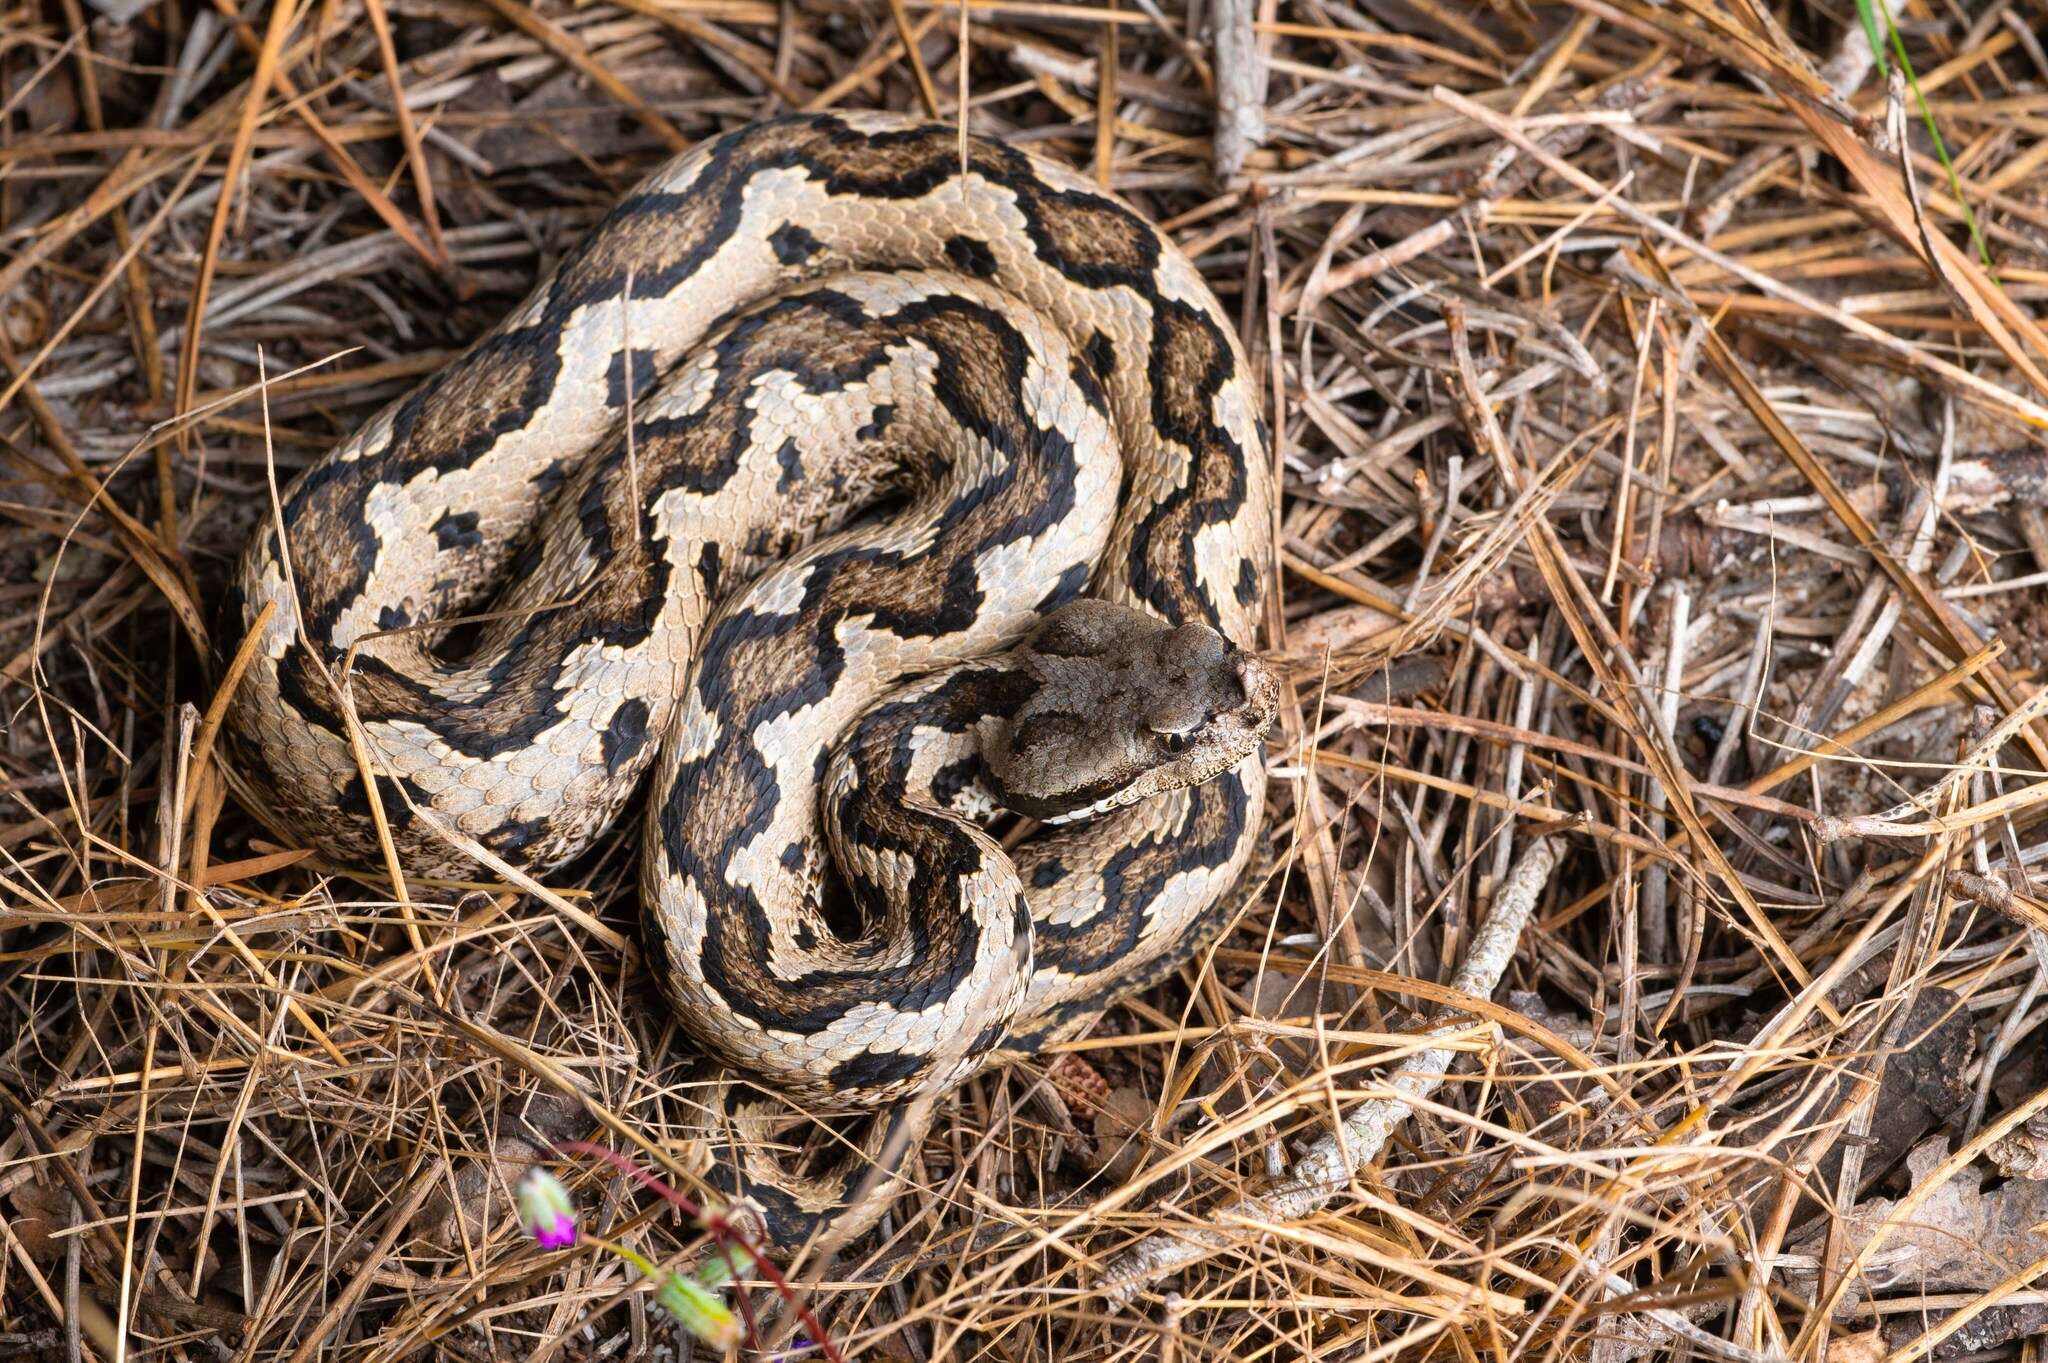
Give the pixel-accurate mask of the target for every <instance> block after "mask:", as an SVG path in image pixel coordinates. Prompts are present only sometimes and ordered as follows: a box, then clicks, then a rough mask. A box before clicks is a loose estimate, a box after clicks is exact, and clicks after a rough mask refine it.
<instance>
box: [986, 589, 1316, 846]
mask: <svg viewBox="0 0 2048 1363" xmlns="http://www.w3.org/2000/svg"><path fill="white" fill-rule="evenodd" d="M1014 661H1015V665H1016V667H1017V669H1018V670H1019V671H1020V672H1021V673H1023V674H1025V675H1027V676H1028V677H1029V678H1030V679H1031V680H1032V682H1033V683H1035V685H1034V686H1033V687H1032V688H1031V689H1030V694H1029V697H1028V699H1026V700H1024V701H1023V702H1022V703H1021V704H1020V705H1019V706H1018V707H1017V709H1016V710H1015V711H1014V712H1013V713H1011V714H1009V715H1003V716H994V717H992V718H991V719H990V721H989V722H988V724H987V725H986V726H985V727H984V730H983V735H982V746H981V754H982V763H983V766H984V767H985V769H986V770H987V772H988V776H989V784H990V787H991V788H992V791H993V793H994V794H995V796H996V798H997V799H998V800H999V801H1001V802H1002V803H1003V804H1004V805H1005V806H1007V807H1009V808H1010V809H1013V810H1015V811H1017V812H1018V813H1020V814H1028V815H1030V816H1031V817H1033V818H1036V819H1041V820H1044V821H1045V822H1047V823H1065V822H1068V821H1071V820H1075V819H1081V818H1086V817H1088V816H1090V815H1094V814H1100V813H1103V812H1104V811H1106V810H1111V809H1116V808H1119V807H1120V806H1123V805H1127V804H1131V803H1134V802H1136V801H1138V800H1143V799H1146V798H1148V797H1150V796H1153V795H1158V794H1161V793H1162V792H1165V791H1169V790H1178V789H1180V788H1181V787H1183V786H1192V785H1198V784H1200V783H1201V782H1203V781H1207V780H1208V779H1210V778H1211V777H1213V776H1219V775H1221V774H1222V773H1224V772H1226V771H1228V770H1230V768H1232V767H1234V766H1236V765H1237V764H1238V763H1239V762H1241V761H1242V760H1244V758H1245V757H1247V756H1248V755H1250V754H1251V753H1252V752H1253V751H1254V750H1256V749H1257V748H1258V746H1259V744H1260V743H1261V742H1262V741H1263V740H1264V738H1265V734H1266V730H1267V729H1268V728H1269V727H1271V725H1272V723H1273V715H1274V713H1275V711H1276V710H1277V709H1278V708H1279V703H1280V683H1279V679H1278V678H1277V677H1276V676H1275V675H1274V674H1273V672H1272V671H1271V670H1270V669H1269V668H1267V666H1266V665H1265V664H1264V663H1262V662H1260V661H1259V659H1258V658H1256V657H1254V656H1253V655H1252V654H1250V653H1247V652H1245V651H1244V650H1243V649H1240V648H1238V647H1236V646H1235V645H1234V644H1232V643H1231V642H1230V641H1229V640H1227V639H1225V638H1224V637H1223V636H1222V635H1221V634H1219V633H1217V632H1216V631H1215V630H1213V629H1211V628H1210V627H1209V626H1207V625H1201V624H1187V625H1168V624H1165V623H1163V622H1162V621H1160V620H1158V619H1156V618H1155V617H1153V616H1151V615H1148V614H1146V613H1145V612H1144V611H1140V610H1134V609H1132V608H1131V607H1128V606H1119V605H1116V604H1114V603H1112V602H1108V601H1097V600H1092V599H1083V600H1080V601H1075V602H1071V603H1069V604H1068V605H1065V606H1062V607H1061V608H1060V609H1059V610H1057V611H1054V612H1053V613H1052V614H1050V615H1048V616H1047V617H1046V618H1045V620H1044V622H1043V623H1042V624H1041V625H1040V626H1039V627H1038V629H1037V630H1036V631H1035V632H1034V633H1033V634H1032V635H1031V637H1030V638H1029V639H1027V640H1026V641H1025V643H1024V644H1023V646H1022V647H1020V648H1019V649H1018V650H1017V652H1016V654H1015V655H1014Z"/></svg>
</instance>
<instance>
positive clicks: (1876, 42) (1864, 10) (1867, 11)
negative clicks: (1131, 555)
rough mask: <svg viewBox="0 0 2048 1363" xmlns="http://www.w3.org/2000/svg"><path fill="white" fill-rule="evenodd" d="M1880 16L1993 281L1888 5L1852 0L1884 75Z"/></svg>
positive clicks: (1986, 252)
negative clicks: (1878, 19) (1879, 24)
mask: <svg viewBox="0 0 2048 1363" xmlns="http://www.w3.org/2000/svg"><path fill="white" fill-rule="evenodd" d="M1880 12H1881V13H1882V14H1883V15H1884V32H1885V35H1886V36H1888V37H1889V38H1890V39H1891V47H1892V55H1893V56H1894V57H1896V58H1897V59H1898V63H1899V71H1900V73H1901V74H1903V75H1904V76H1905V78H1906V86H1907V88H1908V89H1910V90H1912V92H1913V102H1914V103H1915V104H1917V105H1919V106H1920V121H1921V122H1922V123H1924V124H1925V125H1926V126H1927V135H1928V137H1930V138H1931V139H1933V141H1934V154H1935V156H1936V158H1937V159H1939V160H1940V162H1941V168H1942V169H1943V170H1944V171H1946V172H1948V188H1949V193H1950V194H1952V195H1954V196H1955V201H1956V203H1957V204H1958V205H1959V206H1960V207H1961V208H1962V210H1963V222H1964V223H1965V224H1966V225H1968V227H1969V229H1970V241H1971V243H1972V244H1973V245H1974V246H1976V248H1977V258H1978V259H1979V260H1981V261H1983V262H1984V268H1985V270H1986V271H1987V272H1989V273H1990V275H1991V279H1992V282H1993V283H1997V282H1998V271H1997V269H1996V267H1995V266H1993V265H1992V263H1991V247H1990V246H1989V245H1988V244H1987V243H1986V242H1985V240H1984V233H1983V232H1982V231H1980V230H1979V229H1978V227H1977V215H1976V214H1975V213H1973V212H1972V211H1971V210H1970V201H1969V200H1968V199H1966V198H1964V197H1963V179H1962V176H1960V175H1958V174H1957V173H1956V167H1955V162H1954V161H1952V160H1950V159H1949V154H1948V144H1947V143H1946V142H1944V141H1943V140H1942V136H1941V129H1940V128H1938V127H1936V126H1935V122H1934V110H1933V109H1932V108H1930V107H1929V106H1928V103H1927V96H1926V95H1925V94H1924V93H1922V91H1921V89H1920V78H1919V76H1917V75H1915V74H1914V72H1913V63H1912V60H1911V59H1910V58H1908V57H1907V56H1906V42H1905V39H1904V38H1902V37H1900V36H1899V26H1898V25H1897V24H1895V23H1893V22H1892V12H1891V6H1890V5H1888V4H1887V5H1882V6H1881V5H1879V4H1878V3H1877V0H1856V13H1857V15H1858V16H1859V17H1860V18H1861V19H1862V20H1863V32H1864V34H1865V36H1866V37H1868V38H1869V40H1870V55H1871V56H1873V57H1875V58H1876V59H1877V70H1878V74H1880V75H1888V74H1889V70H1888V68H1887V67H1886V66H1885V61H1884V43H1883V42H1882V41H1881V40H1880V38H1879V36H1878V27H1877V16H1878V14H1879V13H1880Z"/></svg>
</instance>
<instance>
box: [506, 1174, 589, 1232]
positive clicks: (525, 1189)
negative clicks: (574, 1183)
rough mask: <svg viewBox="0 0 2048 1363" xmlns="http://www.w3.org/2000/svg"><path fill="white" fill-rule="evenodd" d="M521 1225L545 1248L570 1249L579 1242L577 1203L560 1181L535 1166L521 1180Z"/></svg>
mask: <svg viewBox="0 0 2048 1363" xmlns="http://www.w3.org/2000/svg"><path fill="white" fill-rule="evenodd" d="M519 1224H520V1225H522V1226H524V1227H526V1231H527V1233H528V1234H529V1235H531V1236H533V1238H534V1240H535V1241H536V1242H537V1243H538V1244H539V1245H540V1247H541V1248H542V1249H568V1248H570V1247H571V1246H573V1245H574V1244H575V1243H576V1204H575V1203H573V1202H571V1201H570V1200H569V1190H568V1189H567V1188H564V1187H563V1186H562V1183H561V1180H560V1179H558V1178H556V1177H555V1176H554V1175H553V1174H551V1173H549V1172H548V1171H547V1170H545V1169H542V1168H538V1167H536V1168H534V1169H533V1170H532V1171H531V1172H529V1173H528V1174H527V1176H526V1177H525V1178H523V1179H521V1180H519Z"/></svg>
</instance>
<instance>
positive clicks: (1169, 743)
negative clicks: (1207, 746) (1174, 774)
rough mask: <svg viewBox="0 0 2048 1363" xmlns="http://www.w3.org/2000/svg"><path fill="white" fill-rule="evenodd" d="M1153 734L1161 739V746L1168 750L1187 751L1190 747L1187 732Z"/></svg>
mask: <svg viewBox="0 0 2048 1363" xmlns="http://www.w3.org/2000/svg"><path fill="white" fill-rule="evenodd" d="M1153 736H1154V737H1155V738H1157V739H1158V740H1159V746H1160V747H1162V748H1164V749H1166V750H1167V751H1168V752H1186V751H1187V749H1188V736H1187V735H1186V734H1162V733H1155V734H1154V735H1153Z"/></svg>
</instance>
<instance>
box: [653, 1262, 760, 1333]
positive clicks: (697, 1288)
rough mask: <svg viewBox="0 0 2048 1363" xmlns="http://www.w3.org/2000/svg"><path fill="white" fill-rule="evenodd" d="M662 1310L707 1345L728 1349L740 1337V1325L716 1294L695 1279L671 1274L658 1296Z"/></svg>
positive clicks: (663, 1281) (662, 1285)
mask: <svg viewBox="0 0 2048 1363" xmlns="http://www.w3.org/2000/svg"><path fill="white" fill-rule="evenodd" d="M655 1300H657V1301H659V1302H660V1303H661V1308H662V1310H664V1311H666V1312H668V1313H669V1314H670V1315H671V1316H674V1317H675V1318H676V1321H677V1322H678V1323H679V1324H681V1326H682V1327H683V1328H684V1329H685V1330H688V1331H689V1332H690V1333H691V1334H693V1335H695V1336H696V1337H697V1338H699V1339H701V1340H703V1341H704V1342H705V1343H706V1344H710V1345H713V1346H714V1347H716V1348H720V1349H723V1348H728V1347H730V1346H731V1345H732V1344H734V1343H736V1342H737V1341H738V1340H739V1337H740V1323H739V1320H738V1319H737V1318H736V1317H735V1316H734V1315H733V1313H732V1310H731V1308H730V1307H728V1306H727V1305H726V1304H725V1303H724V1302H722V1301H720V1300H719V1299H718V1296H717V1294H715V1293H714V1292H712V1291H711V1290H710V1289H709V1288H707V1287H705V1286H704V1285H703V1284H702V1283H699V1282H698V1281H697V1280H696V1279H694V1278H686V1277H684V1276H683V1275H682V1274H680V1273H671V1274H669V1275H668V1276H667V1277H666V1278H664V1279H662V1281H661V1291H660V1292H658V1293H657V1294H656V1295H655Z"/></svg>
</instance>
